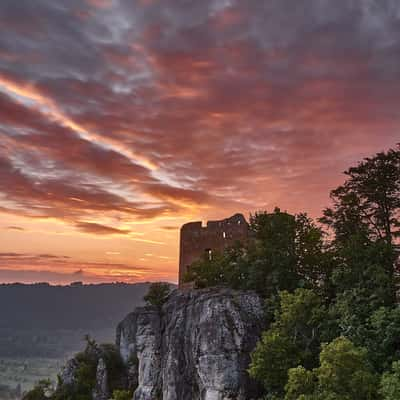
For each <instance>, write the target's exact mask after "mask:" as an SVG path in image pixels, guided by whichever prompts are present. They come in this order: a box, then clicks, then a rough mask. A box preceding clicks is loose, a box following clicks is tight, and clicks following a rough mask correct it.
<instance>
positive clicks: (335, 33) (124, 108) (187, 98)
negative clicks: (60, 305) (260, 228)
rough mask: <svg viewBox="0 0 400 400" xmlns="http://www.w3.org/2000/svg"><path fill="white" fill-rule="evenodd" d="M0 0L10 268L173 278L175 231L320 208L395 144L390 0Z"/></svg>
mask: <svg viewBox="0 0 400 400" xmlns="http://www.w3.org/2000/svg"><path fill="white" fill-rule="evenodd" d="M21 2H23V3H24V6H23V7H21V6H20V1H15V0H14V1H13V0H3V1H2V2H1V4H0V24H1V26H2V33H1V35H0V281H3V282H14V281H20V282H37V281H49V282H52V283H69V282H71V281H84V282H110V281H125V282H139V281H148V280H150V281H155V280H157V281H159V280H168V281H171V282H176V281H177V271H178V241H179V228H180V226H181V225H182V224H183V223H185V222H188V221H191V220H203V221H205V220H209V219H221V218H225V217H228V216H230V215H232V214H234V213H236V212H241V213H243V214H244V215H248V214H249V213H250V212H254V211H256V210H260V209H267V210H272V209H273V208H274V207H275V206H277V205H278V206H279V207H280V208H281V209H284V210H288V211H290V212H300V211H305V212H308V213H309V214H310V215H311V216H313V217H318V216H320V214H321V210H322V209H323V208H324V207H325V206H326V205H328V204H329V191H330V190H331V189H333V188H335V186H337V185H338V184H340V183H341V182H342V181H343V179H344V178H343V175H342V172H343V171H344V170H345V169H347V168H348V167H349V166H351V165H353V164H355V163H356V162H357V161H358V160H360V159H362V158H363V157H365V156H368V155H371V154H374V153H376V152H378V151H381V150H385V149H387V148H389V147H393V146H394V145H395V144H396V143H398V142H400V112H399V109H398V108H399V102H400V67H399V66H400V28H399V27H400V4H399V2H397V1H392V0H380V1H374V0H368V1H359V2H351V1H346V0H341V1H317V0H311V1H295V2H294V1H292V0H272V1H268V2H261V1H259V0H248V1H240V0H201V1H172V0H166V1H162V0H152V1H149V0H146V1H145V0H109V1H106V0H71V1H68V2H55V1H52V0H43V1H40V2H33V1H22V0H21Z"/></svg>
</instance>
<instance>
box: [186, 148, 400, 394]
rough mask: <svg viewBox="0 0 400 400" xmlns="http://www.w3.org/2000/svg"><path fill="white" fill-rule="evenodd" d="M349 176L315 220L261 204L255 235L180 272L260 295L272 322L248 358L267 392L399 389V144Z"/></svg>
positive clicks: (202, 282) (198, 281)
mask: <svg viewBox="0 0 400 400" xmlns="http://www.w3.org/2000/svg"><path fill="white" fill-rule="evenodd" d="M345 176H346V180H345V182H344V183H343V185H341V186H339V187H338V188H336V189H335V190H333V191H332V192H331V200H332V204H331V206H330V207H328V208H326V209H325V210H324V211H323V215H322V217H321V218H320V219H319V220H318V221H313V220H312V219H311V218H309V217H308V216H307V215H306V214H297V215H290V214H288V213H287V212H284V211H281V210H280V209H279V208H276V209H275V210H274V211H273V212H272V213H268V212H265V211H263V212H258V213H256V214H254V215H251V217H250V232H251V237H252V238H253V240H250V241H249V242H248V243H244V244H241V243H237V244H235V245H234V246H232V247H231V248H229V249H227V250H226V251H225V252H224V253H223V254H217V255H215V256H213V258H212V259H209V258H208V257H207V258H206V257H205V258H204V260H200V261H198V262H195V263H194V264H193V265H192V266H191V267H190V269H189V272H188V274H187V275H186V277H185V280H186V281H191V282H194V284H195V286H196V287H199V288H201V287H208V286H214V285H225V286H229V287H232V288H236V289H244V290H248V289H250V290H255V291H257V292H258V293H259V294H260V295H261V296H262V297H263V298H264V301H265V311H266V312H265V320H266V324H267V327H268V328H267V330H266V331H265V332H264V333H263V335H262V337H261V339H260V341H259V343H258V345H257V347H256V349H255V350H254V352H253V353H252V355H251V363H250V366H249V374H250V375H251V376H252V377H253V378H254V379H256V380H257V381H259V382H260V383H261V384H262V385H263V387H264V390H265V394H264V397H263V398H264V399H271V400H272V399H274V400H322V399H324V400H325V399H329V400H353V399H354V400H356V399H357V400H364V399H365V400H375V399H377V400H392V399H399V398H400V395H399V393H400V307H399V305H398V302H397V299H396V290H397V289H398V278H397V273H396V272H397V271H396V262H397V258H398V255H399V244H400V242H399V240H400V147H398V148H396V149H391V150H389V151H387V152H382V153H378V154H376V155H375V156H374V157H371V158H366V159H364V160H363V161H361V162H360V163H359V164H358V165H357V166H355V167H352V168H349V169H348V170H347V171H346V172H345Z"/></svg>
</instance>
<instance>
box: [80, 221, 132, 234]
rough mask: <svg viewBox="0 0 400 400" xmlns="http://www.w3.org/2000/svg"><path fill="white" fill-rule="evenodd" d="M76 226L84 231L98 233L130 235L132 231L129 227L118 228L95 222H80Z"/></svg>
mask: <svg viewBox="0 0 400 400" xmlns="http://www.w3.org/2000/svg"><path fill="white" fill-rule="evenodd" d="M75 226H76V227H77V228H78V229H79V230H81V231H82V232H86V233H94V234H97V235H128V234H129V233H130V231H129V229H117V228H112V227H110V226H106V225H101V224H96V223H93V222H80V223H78V224H76V225H75Z"/></svg>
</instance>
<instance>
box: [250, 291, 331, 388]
mask: <svg viewBox="0 0 400 400" xmlns="http://www.w3.org/2000/svg"><path fill="white" fill-rule="evenodd" d="M279 296H280V303H279V307H278V309H277V310H276V315H275V322H274V323H273V324H272V325H271V327H270V328H269V329H268V330H267V331H266V332H264V333H263V335H262V339H261V341H260V342H259V343H258V344H257V346H256V348H255V350H254V352H253V353H252V354H251V363H250V368H249V373H250V375H251V376H252V377H253V378H255V379H256V380H258V381H259V382H260V383H262V384H263V386H264V388H265V390H266V392H267V393H270V394H274V395H278V396H279V395H282V394H283V392H284V387H285V384H286V383H287V378H288V370H289V369H290V368H293V367H296V366H297V365H299V364H302V365H305V366H306V367H307V368H312V367H314V366H316V365H317V364H318V355H319V351H320V346H321V342H322V340H324V339H326V338H328V337H329V331H330V329H328V325H327V323H328V321H327V320H326V314H327V310H326V307H325V305H324V304H323V302H322V300H321V298H320V297H319V296H318V295H317V294H316V293H314V292H313V291H311V290H308V289H297V290H296V291H295V292H294V293H289V292H286V291H284V292H280V294H279Z"/></svg>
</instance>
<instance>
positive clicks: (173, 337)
mask: <svg viewBox="0 0 400 400" xmlns="http://www.w3.org/2000/svg"><path fill="white" fill-rule="evenodd" d="M262 316H263V310H262V302H261V300H260V298H259V297H258V296H257V295H256V294H255V293H253V292H242V291H234V290H230V289H221V288H218V289H217V288H216V289H204V290H194V291H187V292H183V291H175V292H174V293H173V294H172V295H171V296H170V298H169V300H168V301H167V303H166V304H165V305H164V306H163V309H162V311H161V312H159V311H158V310H156V309H155V308H152V307H143V308H138V309H136V311H135V312H133V313H132V314H130V315H128V316H127V317H126V318H125V319H124V320H123V321H122V322H121V323H120V325H119V326H118V329H117V345H118V346H119V349H120V353H121V355H122V357H123V359H124V361H125V362H126V363H129V362H131V363H132V362H133V364H135V363H136V364H137V371H138V376H137V385H138V386H137V388H136V390H135V392H134V400H246V399H252V398H256V396H257V392H258V390H257V387H256V385H255V384H254V382H251V381H250V379H249V377H248V375H247V372H246V369H247V367H248V363H249V354H250V352H251V351H252V350H253V348H254V347H255V344H256V342H257V340H258V339H259V337H260V334H261V330H262V328H263V326H262V319H263V318H262ZM131 379H132V378H131Z"/></svg>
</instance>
